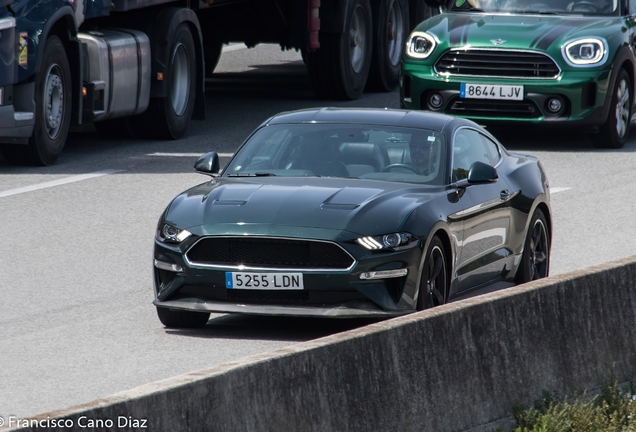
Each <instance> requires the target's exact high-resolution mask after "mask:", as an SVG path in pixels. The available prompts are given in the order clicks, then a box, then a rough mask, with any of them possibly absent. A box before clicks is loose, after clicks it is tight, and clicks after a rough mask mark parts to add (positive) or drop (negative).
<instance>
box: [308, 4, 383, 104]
mask: <svg viewBox="0 0 636 432" xmlns="http://www.w3.org/2000/svg"><path fill="white" fill-rule="evenodd" d="M348 5H349V6H348V10H347V13H346V25H345V31H344V32H343V33H339V34H331V33H321V34H320V48H319V49H318V50H316V51H315V52H310V53H308V55H307V69H308V71H309V77H310V79H311V85H312V88H313V90H314V93H315V94H316V96H317V97H318V98H320V99H349V100H353V99H357V98H358V97H360V95H361V94H362V91H363V90H364V87H365V85H366V83H367V78H368V76H369V68H370V67H371V52H372V44H373V32H372V29H373V18H372V13H371V4H370V2H369V0H351V1H350V2H349V3H348Z"/></svg>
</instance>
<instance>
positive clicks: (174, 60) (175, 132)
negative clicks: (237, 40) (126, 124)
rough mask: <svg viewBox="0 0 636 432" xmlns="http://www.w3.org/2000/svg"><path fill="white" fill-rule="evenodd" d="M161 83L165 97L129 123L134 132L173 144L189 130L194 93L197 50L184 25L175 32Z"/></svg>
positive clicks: (157, 100) (151, 101)
mask: <svg viewBox="0 0 636 432" xmlns="http://www.w3.org/2000/svg"><path fill="white" fill-rule="evenodd" d="M164 79H165V80H166V85H167V94H166V96H165V97H162V98H152V99H151V100H150V105H149V106H148V109H147V110H146V112H145V113H143V114H142V115H140V116H134V117H131V119H132V121H133V122H134V123H135V125H134V127H133V129H134V130H140V131H142V130H143V131H146V133H147V134H148V136H149V137H151V138H159V139H166V140H176V139H179V138H181V137H182V136H183V135H185V133H186V131H187V130H188V126H189V125H190V120H191V118H192V111H193V110H194V99H195V90H196V79H197V69H196V50H195V47H194V39H193V37H192V33H191V31H190V27H188V25H187V24H181V25H180V26H179V27H177V30H176V31H175V34H174V38H173V40H172V43H171V46H170V54H169V59H168V67H167V68H166V74H165V76H164ZM139 122H141V123H142V124H139Z"/></svg>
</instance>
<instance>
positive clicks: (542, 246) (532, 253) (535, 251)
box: [516, 209, 550, 283]
mask: <svg viewBox="0 0 636 432" xmlns="http://www.w3.org/2000/svg"><path fill="white" fill-rule="evenodd" d="M519 266H520V267H519V270H517V277H516V282H517V283H525V282H530V281H533V280H536V279H541V278H544V277H547V276H548V274H549V271H550V237H549V234H548V223H547V221H546V218H545V215H544V214H543V211H541V209H536V210H535V211H534V214H533V215H532V219H531V220H530V226H529V228H528V233H527V234H526V239H525V242H524V248H523V256H522V258H521V264H519Z"/></svg>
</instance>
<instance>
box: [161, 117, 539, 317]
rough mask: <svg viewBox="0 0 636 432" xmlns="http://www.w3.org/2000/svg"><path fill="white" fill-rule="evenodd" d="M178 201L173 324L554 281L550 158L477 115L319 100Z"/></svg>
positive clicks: (166, 227)
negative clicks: (508, 145)
mask: <svg viewBox="0 0 636 432" xmlns="http://www.w3.org/2000/svg"><path fill="white" fill-rule="evenodd" d="M195 170H196V171H198V172H200V173H202V174H206V175H208V176H210V178H209V180H208V181H206V182H204V183H201V184H199V185H196V186H194V187H192V188H191V189H188V190H186V191H185V192H183V193H181V194H180V195H178V196H177V197H176V198H174V199H173V200H172V202H171V203H170V204H169V205H168V206H167V208H166V209H165V211H164V212H163V214H162V215H161V217H160V219H159V222H158V225H157V230H156V236H155V245H154V291H155V300H154V305H155V306H156V308H157V313H158V315H159V319H160V320H161V322H162V323H163V324H164V325H165V326H167V327H196V326H203V325H205V324H206V322H207V321H208V319H209V315H210V312H221V313H242V314H261V315H294V316H314V317H390V316H396V315H402V314H407V313H411V312H415V311H418V310H422V309H426V308H430V307H433V306H437V305H441V304H444V303H446V302H448V301H451V300H454V299H459V298H461V297H462V296H465V295H467V294H468V293H472V292H474V290H475V289H479V288H482V287H491V286H493V285H494V284H497V283H499V282H501V283H500V284H499V285H502V284H503V285H505V286H510V285H511V284H514V283H523V282H527V281H531V280H534V279H538V278H542V277H546V276H547V275H548V272H549V262H550V247H551V233H552V228H551V226H552V225H551V221H552V214H551V210H550V201H549V199H550V193H549V185H548V180H547V177H546V174H545V172H544V170H543V168H542V166H541V164H540V163H539V161H538V160H537V158H536V157H533V156H530V155H525V154H517V153H512V152H509V151H508V150H506V149H505V148H504V147H503V146H502V145H501V144H500V143H499V142H498V141H497V140H496V139H495V137H493V136H492V135H491V134H490V133H489V132H487V131H486V130H485V129H483V128H482V127H480V126H479V125H477V124H476V123H474V122H472V121H470V120H466V119H461V118H456V117H453V116H448V115H444V114H437V113H428V112H423V111H417V110H415V111H407V110H392V109H340V108H317V109H307V110H301V111H293V112H287V113H281V114H278V115H276V116H274V117H272V118H270V119H268V120H267V121H265V122H264V123H263V124H262V125H260V126H259V127H258V128H257V129H256V130H255V131H254V132H253V133H252V134H251V135H250V136H249V137H248V138H247V140H246V141H245V142H244V143H243V144H242V145H241V146H240V147H239V149H238V150H237V151H236V153H235V154H234V156H233V157H232V158H231V160H230V161H229V163H228V164H227V165H226V166H225V167H224V168H223V169H222V170H221V169H220V162H219V155H218V154H217V153H216V152H214V151H212V152H210V153H207V154H205V155H203V156H201V157H200V158H199V159H198V160H197V161H196V163H195Z"/></svg>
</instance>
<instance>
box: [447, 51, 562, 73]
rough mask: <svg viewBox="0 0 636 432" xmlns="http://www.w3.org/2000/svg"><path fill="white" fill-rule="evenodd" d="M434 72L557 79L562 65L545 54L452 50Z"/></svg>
mask: <svg viewBox="0 0 636 432" xmlns="http://www.w3.org/2000/svg"><path fill="white" fill-rule="evenodd" d="M435 72H437V73H439V74H449V75H458V76H474V77H501V78H540V79H541V78H542V79H551V78H556V77H558V76H559V74H560V73H561V69H560V68H559V66H558V65H557V64H556V63H555V62H554V60H552V59H551V58H550V57H548V56H547V55H545V54H541V53H537V52H533V51H511V50H502V49H466V50H452V51H449V52H447V53H446V54H444V55H443V56H442V57H441V58H440V59H439V60H438V61H437V63H436V64H435Z"/></svg>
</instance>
